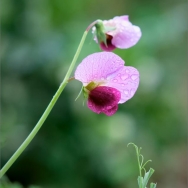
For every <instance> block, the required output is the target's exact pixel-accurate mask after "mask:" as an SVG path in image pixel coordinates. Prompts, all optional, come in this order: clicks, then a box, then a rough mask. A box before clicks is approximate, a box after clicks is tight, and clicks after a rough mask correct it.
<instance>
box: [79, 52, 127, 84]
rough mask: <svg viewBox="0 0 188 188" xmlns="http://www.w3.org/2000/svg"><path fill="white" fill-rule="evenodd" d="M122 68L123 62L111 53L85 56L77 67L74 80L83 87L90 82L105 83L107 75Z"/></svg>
mask: <svg viewBox="0 0 188 188" xmlns="http://www.w3.org/2000/svg"><path fill="white" fill-rule="evenodd" d="M123 67H124V61H123V60H122V59H121V58H120V57H119V56H118V55H116V54H114V53H112V52H98V53H94V54H91V55H89V56H87V57H86V58H85V59H83V61H82V62H81V63H80V64H79V65H78V67H77V69H76V71H75V79H77V80H79V81H81V82H82V83H83V85H84V86H86V85H87V84H88V83H90V82H95V81H96V82H101V81H104V82H105V81H107V78H108V76H109V75H111V74H114V73H115V72H117V71H119V70H120V69H122V68H123Z"/></svg>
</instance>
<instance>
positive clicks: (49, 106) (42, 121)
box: [0, 21, 97, 178]
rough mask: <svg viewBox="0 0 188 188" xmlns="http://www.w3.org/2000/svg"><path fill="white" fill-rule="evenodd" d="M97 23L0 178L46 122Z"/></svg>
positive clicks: (82, 41) (89, 27) (81, 42)
mask: <svg viewBox="0 0 188 188" xmlns="http://www.w3.org/2000/svg"><path fill="white" fill-rule="evenodd" d="M96 22H97V21H95V22H93V23H91V24H90V25H89V26H88V27H87V29H86V31H85V32H84V34H83V36H82V39H81V41H80V44H79V46H78V49H77V51H76V54H75V55H74V58H73V60H72V62H71V64H70V67H69V69H68V71H67V74H66V75H65V78H64V80H63V82H62V83H61V85H60V86H59V88H58V90H57V92H56V93H55V95H54V96H53V98H52V100H51V101H50V103H49V105H48V106H47V108H46V110H45V111H44V113H43V115H42V116H41V118H40V119H39V121H38V123H37V124H36V126H35V127H34V129H33V130H32V132H31V133H30V134H29V135H28V137H27V138H26V139H25V141H24V142H23V143H22V145H21V146H20V147H19V148H18V149H17V151H16V152H15V153H14V154H13V156H12V157H11V158H10V159H9V160H8V161H7V163H6V164H5V165H4V167H3V168H2V169H1V171H0V178H1V177H2V176H3V175H4V174H5V173H6V171H7V170H8V169H9V168H10V167H11V166H12V164H13V163H14V162H15V161H16V159H17V158H18V157H19V156H20V155H21V153H22V152H23V151H24V150H25V148H26V147H27V146H28V145H29V143H30V142H31V141H32V139H33V138H34V137H35V135H36V134H37V132H38V131H39V129H40V128H41V126H42V125H43V123H44V121H45V120H46V118H47V117H48V115H49V113H50V112H51V110H52V108H53V107H54V105H55V103H56V101H57V100H58V98H59V96H60V95H61V93H62V91H63V89H64V88H65V86H66V85H67V83H68V79H69V77H70V75H71V73H72V70H73V68H74V66H75V63H76V60H77V58H78V56H79V54H80V51H81V49H82V46H83V44H84V41H85V39H86V36H87V34H88V31H89V30H90V29H91V27H92V26H93V25H95V23H96Z"/></svg>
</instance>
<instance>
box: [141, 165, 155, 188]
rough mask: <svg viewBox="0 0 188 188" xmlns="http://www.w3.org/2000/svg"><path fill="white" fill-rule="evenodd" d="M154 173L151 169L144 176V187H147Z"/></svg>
mask: <svg viewBox="0 0 188 188" xmlns="http://www.w3.org/2000/svg"><path fill="white" fill-rule="evenodd" d="M153 173H154V169H152V168H150V169H149V171H148V172H147V173H145V175H144V180H143V187H144V188H145V187H146V186H147V183H148V181H149V179H150V177H151V176H152V174H153Z"/></svg>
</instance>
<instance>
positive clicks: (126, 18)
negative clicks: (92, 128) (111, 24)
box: [113, 15, 129, 21]
mask: <svg viewBox="0 0 188 188" xmlns="http://www.w3.org/2000/svg"><path fill="white" fill-rule="evenodd" d="M113 20H115V21H122V20H126V21H129V16H128V15H124V16H116V17H114V18H113Z"/></svg>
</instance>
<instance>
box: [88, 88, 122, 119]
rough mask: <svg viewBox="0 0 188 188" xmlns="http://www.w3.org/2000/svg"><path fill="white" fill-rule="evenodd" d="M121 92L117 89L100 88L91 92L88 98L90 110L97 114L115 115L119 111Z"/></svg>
mask: <svg viewBox="0 0 188 188" xmlns="http://www.w3.org/2000/svg"><path fill="white" fill-rule="evenodd" d="M120 99H121V92H120V91H119V90H117V89H115V88H112V87H107V86H99V87H96V88H95V89H93V90H91V91H90V93H89V97H88V108H90V109H91V110H92V111H93V112H95V113H98V114H99V113H101V112H102V113H104V114H106V115H107V116H111V115H113V114H114V113H115V112H116V111H117V109H118V102H119V101H120Z"/></svg>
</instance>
